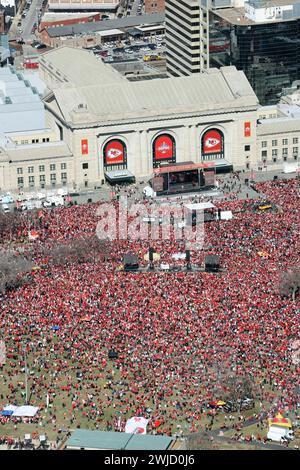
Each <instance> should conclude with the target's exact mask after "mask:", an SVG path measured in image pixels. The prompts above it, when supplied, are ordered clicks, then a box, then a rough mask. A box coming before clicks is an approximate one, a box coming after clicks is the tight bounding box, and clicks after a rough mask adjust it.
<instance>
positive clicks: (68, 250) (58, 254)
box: [46, 236, 110, 265]
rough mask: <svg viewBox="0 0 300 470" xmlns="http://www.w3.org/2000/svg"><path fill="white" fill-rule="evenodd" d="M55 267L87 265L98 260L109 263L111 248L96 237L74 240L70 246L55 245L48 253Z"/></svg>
mask: <svg viewBox="0 0 300 470" xmlns="http://www.w3.org/2000/svg"><path fill="white" fill-rule="evenodd" d="M46 254H47V255H48V256H49V257H50V262H51V264H53V265H65V264H67V263H85V262H92V261H94V260H96V259H100V260H101V261H107V259H108V258H109V256H110V248H109V245H108V243H107V242H106V241H104V240H99V239H98V238H97V237H96V236H94V237H90V238H73V239H72V240H70V241H69V242H68V244H63V243H61V244H59V245H55V246H54V247H53V248H51V249H50V251H49V252H48V253H46Z"/></svg>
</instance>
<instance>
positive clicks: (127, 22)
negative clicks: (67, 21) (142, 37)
mask: <svg viewBox="0 0 300 470" xmlns="http://www.w3.org/2000/svg"><path fill="white" fill-rule="evenodd" d="M164 21H165V14H164V13H152V14H146V15H140V16H127V17H125V18H118V19H114V20H105V21H94V22H91V23H82V24H75V25H70V26H56V27H52V28H47V32H48V34H49V36H50V37H60V36H72V35H80V34H84V33H85V34H87V33H93V32H97V31H107V30H110V29H127V28H132V27H134V26H139V25H142V24H144V25H146V24H147V25H153V24H156V23H163V22H164Z"/></svg>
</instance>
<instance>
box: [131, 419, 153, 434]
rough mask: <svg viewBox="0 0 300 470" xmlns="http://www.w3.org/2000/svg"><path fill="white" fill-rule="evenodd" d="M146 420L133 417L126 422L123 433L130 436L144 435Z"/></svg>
mask: <svg viewBox="0 0 300 470" xmlns="http://www.w3.org/2000/svg"><path fill="white" fill-rule="evenodd" d="M148 421H149V420H148V419H146V418H141V417H138V416H134V417H133V418H130V419H128V420H127V422H126V425H125V432H127V433H130V434H146V429H147V424H148Z"/></svg>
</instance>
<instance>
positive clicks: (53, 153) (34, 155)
mask: <svg viewBox="0 0 300 470" xmlns="http://www.w3.org/2000/svg"><path fill="white" fill-rule="evenodd" d="M70 156H72V152H71V150H70V149H69V147H68V145H67V144H66V143H64V142H60V141H59V142H47V143H40V144H32V145H31V144H25V145H16V146H14V147H11V148H9V147H7V148H5V149H3V148H0V159H1V161H4V160H11V162H12V163H13V162H17V161H19V160H22V161H24V160H25V161H26V160H43V159H45V158H60V157H70Z"/></svg>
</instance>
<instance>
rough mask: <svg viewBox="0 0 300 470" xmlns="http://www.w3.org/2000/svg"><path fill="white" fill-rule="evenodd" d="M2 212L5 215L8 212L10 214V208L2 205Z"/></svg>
mask: <svg viewBox="0 0 300 470" xmlns="http://www.w3.org/2000/svg"><path fill="white" fill-rule="evenodd" d="M2 210H3V212H4V213H5V214H7V213H8V212H10V208H9V206H8V205H7V204H3V205H2Z"/></svg>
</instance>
